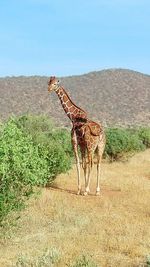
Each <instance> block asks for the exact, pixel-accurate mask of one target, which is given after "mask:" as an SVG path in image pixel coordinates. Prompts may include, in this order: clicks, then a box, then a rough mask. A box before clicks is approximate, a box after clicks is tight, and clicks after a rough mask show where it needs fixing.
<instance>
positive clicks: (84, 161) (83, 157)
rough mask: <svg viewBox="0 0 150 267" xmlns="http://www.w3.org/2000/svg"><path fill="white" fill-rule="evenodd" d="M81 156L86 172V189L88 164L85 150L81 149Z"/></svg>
mask: <svg viewBox="0 0 150 267" xmlns="http://www.w3.org/2000/svg"><path fill="white" fill-rule="evenodd" d="M81 155H82V168H83V171H84V180H85V187H86V183H87V162H86V151H85V149H83V148H81Z"/></svg>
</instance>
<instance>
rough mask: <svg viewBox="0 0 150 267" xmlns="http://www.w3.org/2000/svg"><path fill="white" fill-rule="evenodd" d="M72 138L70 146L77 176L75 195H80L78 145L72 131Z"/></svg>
mask: <svg viewBox="0 0 150 267" xmlns="http://www.w3.org/2000/svg"><path fill="white" fill-rule="evenodd" d="M71 136H72V146H73V150H74V154H75V159H76V167H77V176H78V191H77V195H79V194H81V179H80V159H79V155H78V144H77V137H76V133H75V132H74V131H73V130H72V133H71Z"/></svg>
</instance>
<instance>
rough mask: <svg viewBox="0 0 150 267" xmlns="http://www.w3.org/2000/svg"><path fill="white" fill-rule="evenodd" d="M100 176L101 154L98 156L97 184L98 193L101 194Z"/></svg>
mask: <svg viewBox="0 0 150 267" xmlns="http://www.w3.org/2000/svg"><path fill="white" fill-rule="evenodd" d="M100 176H101V156H100V155H98V156H97V185H96V195H97V196H99V195H100Z"/></svg>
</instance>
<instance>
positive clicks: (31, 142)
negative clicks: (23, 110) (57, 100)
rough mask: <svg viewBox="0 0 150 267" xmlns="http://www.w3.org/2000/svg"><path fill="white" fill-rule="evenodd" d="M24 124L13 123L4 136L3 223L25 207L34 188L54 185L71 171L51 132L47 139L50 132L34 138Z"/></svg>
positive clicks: (0, 152)
mask: <svg viewBox="0 0 150 267" xmlns="http://www.w3.org/2000/svg"><path fill="white" fill-rule="evenodd" d="M22 120H23V118H22ZM20 121H21V118H20ZM20 121H18V119H15V118H14V119H10V120H9V121H8V122H7V123H5V125H3V127H2V131H1V134H0V222H1V221H2V220H3V219H4V218H5V216H6V215H7V214H8V213H9V212H10V211H11V210H14V209H17V208H20V207H21V206H22V205H23V203H24V200H25V198H26V197H28V196H29V195H30V194H31V193H32V191H33V186H35V185H45V184H47V183H50V182H52V181H53V180H54V178H55V177H56V175H57V174H59V173H61V172H66V171H67V170H68V169H69V168H70V167H71V158H70V156H69V154H68V153H67V152H65V150H64V147H63V146H61V145H60V143H59V142H60V141H59V140H57V139H55V141H54V138H52V137H51V135H50V132H48V137H47V138H46V134H45V133H43V135H42V131H45V129H46V128H44V129H43V130H41V132H40V131H38V128H37V131H32V134H30V133H29V132H27V131H25V127H23V126H22V125H23V124H22V125H21V122H20ZM37 124H38V123H37ZM33 125H34V124H33ZM30 126H31V125H30ZM30 130H31V129H30ZM51 131H53V130H52V127H51ZM39 136H40V138H39ZM68 141H69V140H68ZM65 146H66V145H65Z"/></svg>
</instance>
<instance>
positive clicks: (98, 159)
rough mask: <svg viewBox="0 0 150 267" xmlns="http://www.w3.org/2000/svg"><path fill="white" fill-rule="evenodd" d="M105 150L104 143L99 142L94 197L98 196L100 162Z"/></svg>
mask: <svg viewBox="0 0 150 267" xmlns="http://www.w3.org/2000/svg"><path fill="white" fill-rule="evenodd" d="M104 148H105V142H103V140H102V142H100V143H99V144H98V146H97V150H96V152H97V185H96V195H97V196H99V195H100V177H101V161H102V155H103V152H104Z"/></svg>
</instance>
